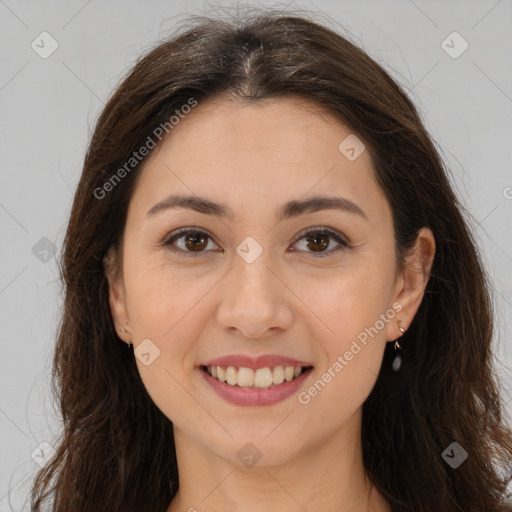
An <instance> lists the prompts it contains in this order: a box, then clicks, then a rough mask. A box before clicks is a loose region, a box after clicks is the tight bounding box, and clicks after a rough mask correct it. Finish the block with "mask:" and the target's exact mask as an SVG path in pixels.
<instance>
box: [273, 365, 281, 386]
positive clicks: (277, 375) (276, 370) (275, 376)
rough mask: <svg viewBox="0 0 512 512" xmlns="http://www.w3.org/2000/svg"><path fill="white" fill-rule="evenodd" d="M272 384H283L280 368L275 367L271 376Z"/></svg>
mask: <svg viewBox="0 0 512 512" xmlns="http://www.w3.org/2000/svg"><path fill="white" fill-rule="evenodd" d="M272 382H273V383H274V384H281V383H282V382H284V369H283V367H282V366H276V367H275V368H274V373H273V374H272Z"/></svg>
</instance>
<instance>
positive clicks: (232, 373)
mask: <svg viewBox="0 0 512 512" xmlns="http://www.w3.org/2000/svg"><path fill="white" fill-rule="evenodd" d="M236 381H237V371H236V368H235V367H234V366H228V367H227V369H226V382H227V383H228V384H231V385H232V386H234V385H235V384H236Z"/></svg>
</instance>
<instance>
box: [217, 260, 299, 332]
mask: <svg viewBox="0 0 512 512" xmlns="http://www.w3.org/2000/svg"><path fill="white" fill-rule="evenodd" d="M269 263H270V262H269V260H268V258H267V256H266V252H265V251H263V253H262V254H261V255H260V256H259V257H258V258H257V259H256V260H255V261H253V262H252V263H248V262H246V261H245V260H244V259H242V258H239V257H238V256H237V258H235V261H234V267H233V269H232V270H231V271H230V272H229V273H228V274H227V276H226V277H225V279H224V280H223V281H224V282H223V283H222V289H221V291H220V293H221V297H222V300H221V302H220V304H219V307H218V309H217V322H218V324H219V326H220V327H221V328H223V329H225V330H227V331H229V332H231V333H232V334H236V335H239V336H240V337H242V336H243V337H245V338H266V337H269V336H275V335H276V334H278V333H279V331H283V330H286V329H288V328H289V327H290V325H291V324H292V321H293V312H292V309H291V305H290V303H289V301H290V297H293V294H292V292H291V291H290V290H289V289H288V288H287V286H286V285H285V283H284V279H283V277H282V276H280V275H279V273H278V272H276V271H275V270H273V269H272V268H271V267H270V265H269Z"/></svg>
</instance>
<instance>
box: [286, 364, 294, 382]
mask: <svg viewBox="0 0 512 512" xmlns="http://www.w3.org/2000/svg"><path fill="white" fill-rule="evenodd" d="M284 378H285V379H286V380H287V381H291V380H292V379H293V366H287V367H286V368H285V369H284Z"/></svg>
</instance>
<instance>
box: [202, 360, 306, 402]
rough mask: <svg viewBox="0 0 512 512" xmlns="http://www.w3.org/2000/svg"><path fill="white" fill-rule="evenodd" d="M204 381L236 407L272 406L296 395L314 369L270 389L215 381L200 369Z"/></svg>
mask: <svg viewBox="0 0 512 512" xmlns="http://www.w3.org/2000/svg"><path fill="white" fill-rule="evenodd" d="M199 371H200V372H201V373H202V375H203V377H204V379H205V380H206V382H208V384H210V386H211V387H212V388H213V390H214V391H215V392H216V393H217V394H218V395H219V396H220V397H221V398H223V399H224V400H226V402H229V403H232V404H234V405H250V406H252V405H272V404H276V403H278V402H281V401H283V400H285V399H286V398H288V397H289V396H291V395H293V394H294V393H296V392H297V391H298V390H299V388H300V387H301V385H302V383H303V382H304V381H305V380H306V379H307V378H308V377H309V375H310V374H311V372H312V371H313V368H309V369H307V370H305V371H303V372H302V373H301V374H300V375H299V376H298V377H297V378H296V379H293V380H290V381H284V382H283V383H282V384H279V385H278V386H275V387H273V388H269V389H258V388H243V387H239V386H231V385H229V384H226V383H225V382H220V380H217V379H214V378H213V377H212V376H211V375H210V374H209V373H208V372H206V371H204V370H202V369H201V368H199Z"/></svg>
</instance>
